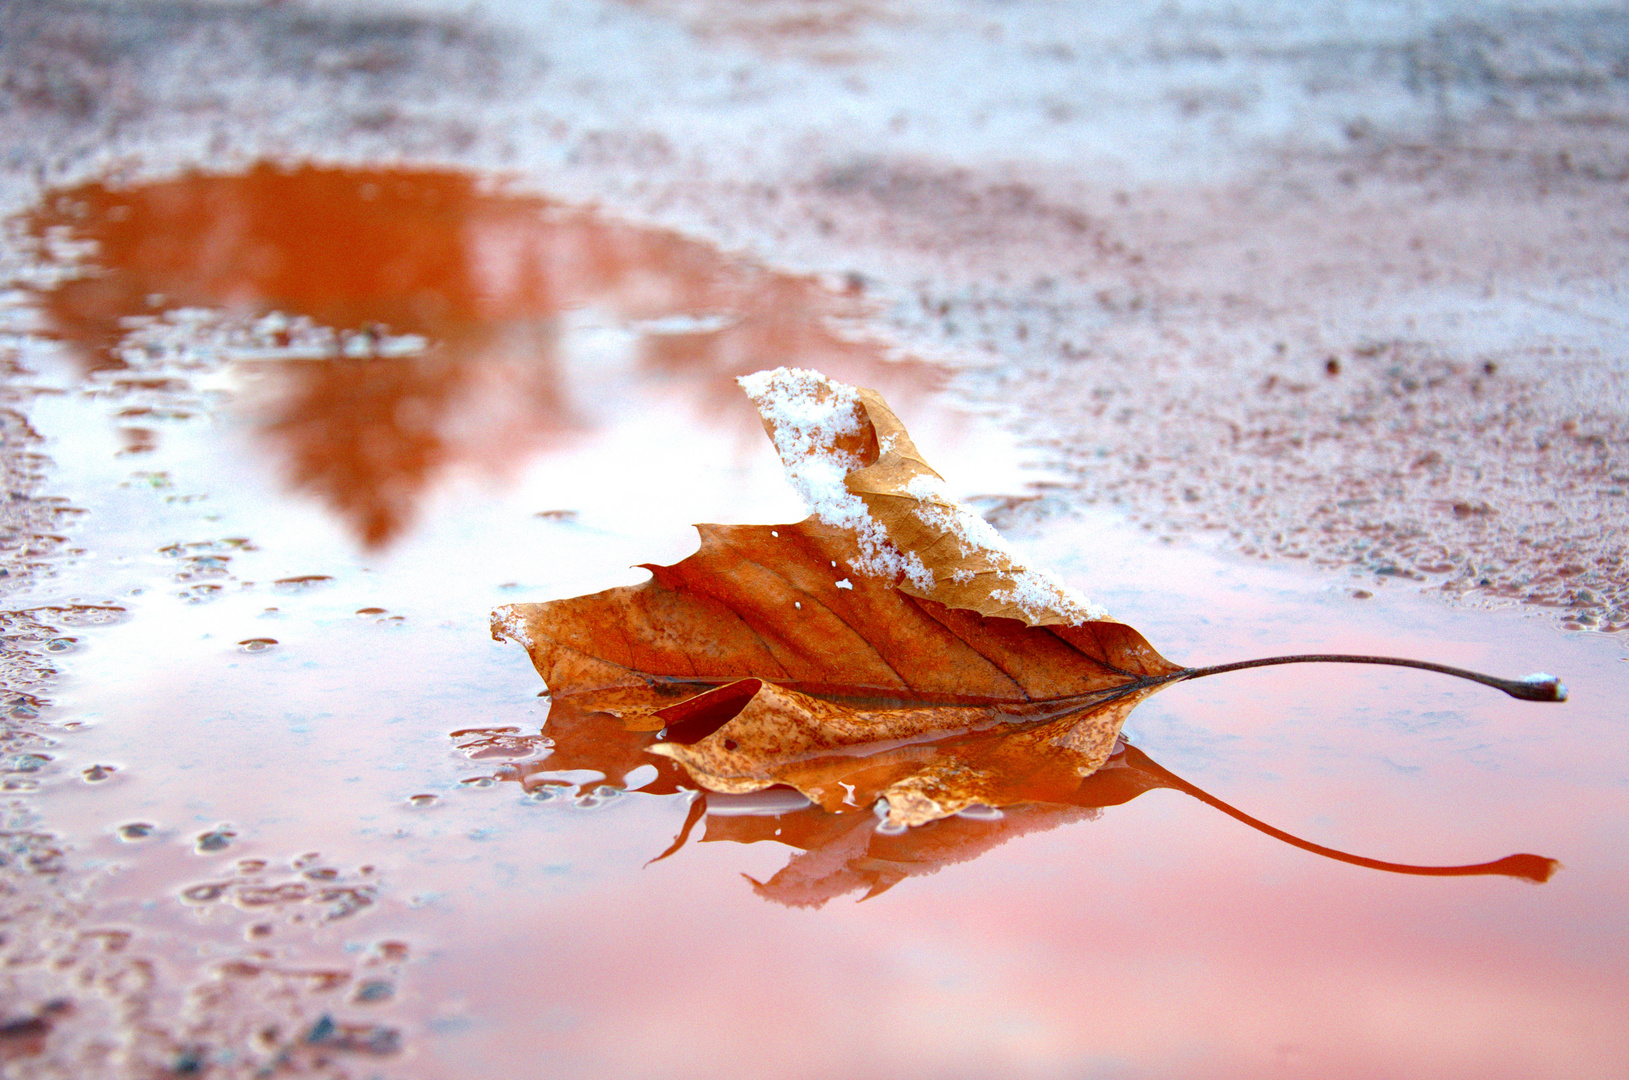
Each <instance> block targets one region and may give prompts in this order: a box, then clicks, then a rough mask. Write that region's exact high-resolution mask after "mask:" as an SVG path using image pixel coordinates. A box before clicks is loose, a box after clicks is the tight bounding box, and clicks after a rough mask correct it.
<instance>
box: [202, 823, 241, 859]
mask: <svg viewBox="0 0 1629 1080" xmlns="http://www.w3.org/2000/svg"><path fill="white" fill-rule="evenodd" d="M237 836H238V834H237V833H235V832H233V831H232V830H231V829H213V830H211V831H210V832H206V833H202V834H200V835H199V837H198V842H197V844H196V845H195V846H196V850H197V851H198V853H199V854H200V855H202V854H206V853H208V852H211V851H224V850H226V848H227V847H229V846H231V843H232V841H233V840H236V839H237Z"/></svg>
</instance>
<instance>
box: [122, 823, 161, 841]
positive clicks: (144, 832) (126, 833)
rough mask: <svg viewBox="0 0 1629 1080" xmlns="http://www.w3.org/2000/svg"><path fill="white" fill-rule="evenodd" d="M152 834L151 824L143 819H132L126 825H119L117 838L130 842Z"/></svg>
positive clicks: (143, 838)
mask: <svg viewBox="0 0 1629 1080" xmlns="http://www.w3.org/2000/svg"><path fill="white" fill-rule="evenodd" d="M152 835H153V826H151V825H149V824H148V823H147V822H145V821H132V822H131V823H130V824H128V825H120V826H119V839H121V840H128V841H131V842H134V841H137V840H145V839H147V838H148V837H149V836H152Z"/></svg>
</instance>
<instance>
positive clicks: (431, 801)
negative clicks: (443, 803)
mask: <svg viewBox="0 0 1629 1080" xmlns="http://www.w3.org/2000/svg"><path fill="white" fill-rule="evenodd" d="M407 801H408V803H409V804H410V805H412V806H434V805H435V804H436V802H437V797H436V796H434V795H409V796H408V797H407Z"/></svg>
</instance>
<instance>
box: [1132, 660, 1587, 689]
mask: <svg viewBox="0 0 1629 1080" xmlns="http://www.w3.org/2000/svg"><path fill="white" fill-rule="evenodd" d="M1278 664H1389V665H1391V666H1393V667H1409V668H1419V669H1420V670H1421V671H1435V672H1437V673H1438V674H1441V675H1452V676H1454V677H1455V678H1457V679H1469V680H1470V681H1471V682H1478V683H1481V684H1482V685H1483V686H1491V687H1493V688H1494V689H1495V690H1503V691H1504V692H1505V693H1507V694H1509V695H1510V696H1511V697H1513V698H1520V699H1521V700H1523V701H1566V700H1567V687H1566V685H1565V684H1563V683H1562V682H1561V680H1559V679H1557V678H1556V677H1555V676H1553V675H1544V676H1537V675H1529V676H1528V677H1527V678H1525V679H1501V678H1499V677H1498V676H1496V675H1483V674H1482V673H1481V672H1477V671H1467V670H1465V669H1464V668H1456V667H1449V666H1448V665H1447V664H1433V663H1431V662H1430V661H1428V660H1409V659H1406V658H1404V657H1400V656H1347V655H1343V654H1339V653H1307V654H1305V655H1301V656H1269V657H1266V658H1264V659H1261V660H1239V661H1235V662H1234V663H1231V664H1216V665H1214V666H1212V667H1202V668H1184V669H1183V670H1181V671H1179V672H1176V673H1174V674H1172V675H1169V676H1166V677H1164V678H1159V679H1151V680H1149V681H1150V682H1151V683H1162V682H1186V681H1187V680H1189V679H1202V678H1204V677H1205V676H1207V675H1221V674H1223V673H1224V672H1228V671H1243V670H1245V669H1247V668H1258V667H1273V666H1275V665H1278Z"/></svg>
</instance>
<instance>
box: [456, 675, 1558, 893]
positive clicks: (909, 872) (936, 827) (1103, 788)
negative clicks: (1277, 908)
mask: <svg viewBox="0 0 1629 1080" xmlns="http://www.w3.org/2000/svg"><path fill="white" fill-rule="evenodd" d="M1042 726H1044V725H1042ZM1015 734H1019V735H1021V734H1022V732H1018V733H1015V732H1013V731H1011V730H990V731H981V732H974V733H971V734H967V735H960V736H957V737H954V738H950V739H944V740H940V741H937V742H933V743H928V744H922V745H919V746H918V747H916V748H915V750H916V752H915V754H913V759H915V763H916V766H917V767H921V764H922V760H923V759H938V760H939V761H940V762H942V763H949V762H956V763H959V764H962V765H966V764H967V763H969V762H977V761H987V760H988V759H989V757H990V755H991V754H993V753H999V754H1000V755H1001V756H1002V765H1003V771H1002V772H1001V774H1000V786H999V789H998V790H997V789H992V790H991V791H990V792H989V794H988V797H989V799H990V802H988V803H981V804H977V805H975V806H971V807H969V808H968V809H967V810H966V811H964V812H963V813H960V814H956V815H952V816H949V817H945V818H942V819H940V820H937V821H933V822H930V823H928V824H925V825H919V826H916V827H914V828H909V829H903V830H890V829H888V828H886V826H884V825H883V822H882V819H881V818H880V817H879V815H878V814H876V813H874V812H873V810H872V806H871V804H870V803H869V802H867V801H864V800H863V799H856V800H854V801H853V803H854V804H853V805H842V804H839V805H837V806H836V807H835V808H827V807H822V806H820V805H818V804H815V803H811V802H809V801H808V800H807V799H805V798H803V797H801V796H799V795H797V794H796V793H795V792H793V791H792V790H791V789H790V788H787V787H773V788H768V789H765V790H761V791H758V792H755V793H752V794H750V795H719V794H717V793H710V792H699V791H695V790H694V788H693V785H692V784H691V782H690V781H689V780H688V778H687V777H686V775H685V774H684V772H683V771H682V770H680V769H679V768H677V767H676V766H675V765H674V763H673V762H672V761H671V760H670V759H668V758H665V757H658V756H655V755H652V754H650V753H649V749H650V747H651V746H653V745H655V744H656V742H657V739H658V735H657V733H656V732H651V731H632V730H629V729H628V728H627V726H626V725H625V724H624V723H623V722H622V721H621V720H619V719H617V718H616V717H614V716H611V715H610V714H608V713H603V712H595V711H592V710H589V709H584V708H582V707H580V706H579V705H577V704H575V703H573V702H571V701H570V700H569V699H568V700H564V701H556V702H555V703H554V704H553V706H552V708H551V711H550V713H549V718H548V721H547V723H546V724H545V725H544V727H543V729H542V731H541V733H539V734H537V735H533V736H521V735H519V734H518V733H516V732H515V731H514V730H513V729H490V730H488V729H470V730H465V731H460V732H456V733H454V736H455V738H456V739H457V740H458V742H459V745H460V747H461V748H462V749H463V750H464V752H465V753H466V754H467V755H468V756H470V757H472V758H475V759H479V760H491V759H492V758H494V757H502V758H506V759H507V761H506V763H505V764H504V765H503V766H502V767H500V768H499V770H498V771H497V772H496V774H495V775H496V777H497V779H499V780H502V781H507V782H511V783H515V784H517V785H519V786H520V787H522V788H523V789H525V790H527V791H529V792H537V791H551V792H560V793H561V794H575V795H576V796H578V797H579V798H581V799H584V800H587V801H588V802H590V803H591V802H592V801H593V800H594V799H595V795H594V792H597V791H598V790H599V789H601V788H602V787H604V786H606V785H610V786H612V787H620V786H621V785H622V784H623V782H624V778H625V777H627V776H628V774H629V773H632V772H633V771H634V770H635V769H637V768H639V767H641V766H647V767H649V766H653V765H654V767H655V768H656V770H657V776H656V778H655V779H654V780H651V781H649V782H647V783H645V784H643V785H641V786H640V789H639V790H640V791H641V792H642V793H645V794H650V795H663V796H673V797H688V798H689V799H690V800H691V802H690V809H689V812H688V814H687V817H686V820H685V823H684V825H683V827H682V828H681V829H680V831H679V835H678V836H677V837H675V838H674V840H673V842H672V843H671V844H670V845H669V846H668V847H667V849H666V850H664V851H662V852H660V853H659V854H656V855H655V857H654V858H653V859H652V861H653V862H655V861H659V860H661V859H664V858H667V857H669V856H672V855H674V854H677V853H679V852H680V851H681V850H682V849H683V848H684V847H685V846H686V845H687V844H688V843H689V842H691V841H692V840H694V839H697V838H696V836H695V830H696V828H697V827H698V826H699V827H701V829H702V832H701V835H700V837H699V842H702V843H710V842H712V843H716V842H724V841H729V842H733V843H743V844H750V843H757V842H759V841H774V842H776V843H781V844H785V845H787V846H788V847H791V848H795V849H797V853H796V854H794V855H793V856H792V858H791V859H790V861H788V863H787V864H786V866H785V867H783V868H782V869H781V870H780V871H779V872H777V873H776V874H774V875H773V876H772V877H770V878H769V879H768V880H767V881H758V880H756V879H753V878H750V877H749V878H748V880H749V881H750V882H751V884H752V888H753V890H754V891H755V892H756V893H757V894H758V895H760V896H762V897H764V898H765V899H767V900H773V901H775V902H776V903H780V904H786V905H789V906H794V907H818V906H820V905H823V904H825V903H826V902H828V901H830V900H832V899H835V898H837V897H839V896H843V895H846V894H851V893H861V894H862V896H861V899H869V898H870V897H873V896H876V895H878V894H880V893H883V892H886V891H887V890H888V889H891V888H893V887H894V886H895V885H897V884H899V883H900V882H902V881H904V880H905V879H906V878H911V877H923V876H926V875H929V874H933V873H936V872H938V871H939V870H941V869H943V868H944V867H946V866H951V865H954V864H956V863H964V862H969V861H971V860H973V859H976V858H978V857H979V856H981V855H983V854H984V853H985V852H987V851H989V850H991V849H993V848H995V847H998V846H1000V845H1001V844H1004V843H1006V842H1007V841H1009V840H1013V839H1016V838H1018V837H1021V836H1024V835H1026V834H1028V833H1032V832H1040V831H1044V830H1048V829H1054V828H1057V827H1059V826H1062V825H1070V824H1074V823H1077V822H1081V821H1088V820H1092V819H1095V818H1097V817H1098V816H1099V815H1100V813H1101V811H1102V810H1103V809H1104V808H1107V807H1111V806H1119V805H1121V804H1123V803H1127V802H1130V801H1131V800H1132V799H1134V798H1136V797H1137V796H1139V795H1142V794H1144V793H1145V792H1149V791H1153V790H1156V789H1166V790H1171V791H1179V792H1182V793H1183V794H1185V795H1189V796H1192V797H1193V798H1195V799H1198V800H1199V801H1200V802H1203V803H1205V804H1206V805H1207V806H1211V807H1214V808H1215V809H1217V810H1220V811H1221V812H1222V813H1224V814H1227V815H1228V816H1229V817H1232V818H1234V819H1236V820H1238V821H1241V822H1243V823H1244V824H1246V825H1249V826H1250V827H1251V828H1253V829H1256V830H1258V831H1260V832H1262V833H1265V834H1266V835H1268V836H1271V837H1273V838H1274V839H1277V840H1282V841H1283V842H1284V843H1286V844H1289V845H1291V846H1293V847H1297V848H1300V849H1301V850H1303V851H1307V852H1311V853H1312V854H1315V855H1321V856H1323V857H1325V858H1328V859H1333V860H1336V861H1338V862H1344V863H1349V864H1351V865H1353V866H1360V867H1365V868H1368V869H1371V870H1381V871H1385V872H1388V873H1395V874H1414V875H1424V876H1435V877H1466V876H1478V875H1502V876H1506V877H1513V878H1520V879H1524V880H1527V881H1532V882H1544V881H1548V880H1549V878H1550V876H1551V875H1552V874H1553V873H1554V872H1555V870H1556V868H1557V866H1558V864H1557V863H1556V861H1555V860H1553V859H1548V858H1544V857H1542V856H1538V855H1530V854H1518V855H1510V856H1506V857H1505V858H1502V859H1497V860H1494V861H1492V862H1486V863H1475V864H1470V865H1463V866H1419V865H1413V864H1408V863H1393V862H1385V861H1382V860H1379V859H1371V858H1367V857H1365V856H1361V855H1353V854H1350V853H1347V852H1343V851H1337V850H1335V849H1334V848H1329V847H1324V846H1322V845H1320V844H1315V843H1312V842H1310V841H1307V840H1304V839H1301V838H1299V837H1296V836H1293V835H1291V834H1289V833H1287V832H1285V831H1283V830H1281V829H1277V828H1274V827H1273V826H1271V825H1268V824H1266V823H1265V822H1262V821H1259V820H1257V819H1256V818H1253V817H1251V816H1250V815H1248V814H1246V813H1244V812H1243V811H1240V810H1238V809H1236V808H1234V807H1233V806H1230V805H1229V804H1228V803H1226V802H1224V801H1223V800H1221V799H1218V798H1217V797H1216V796H1214V795H1211V794H1210V793H1208V792H1206V791H1204V790H1202V789H1200V788H1198V787H1196V786H1195V785H1193V784H1191V783H1189V782H1188V781H1186V780H1184V779H1183V778H1181V777H1180V776H1177V775H1176V774H1175V773H1173V772H1171V771H1170V770H1169V769H1166V768H1165V767H1163V766H1162V765H1160V764H1159V763H1157V762H1155V761H1154V760H1153V759H1152V758H1150V757H1149V756H1148V755H1147V754H1145V753H1143V751H1142V750H1140V749H1138V748H1137V747H1135V746H1132V745H1130V744H1128V743H1125V742H1121V743H1120V744H1119V745H1117V746H1116V748H1115V752H1114V754H1113V756H1112V757H1110V759H1109V760H1108V762H1107V763H1105V764H1104V765H1103V766H1101V767H1100V768H1098V769H1097V770H1096V771H1095V772H1093V773H1091V774H1090V775H1088V776H1084V777H1083V776H1080V775H1078V774H1077V773H1075V772H1074V770H1073V769H1072V768H1071V769H1065V768H1062V767H1061V766H1060V765H1059V762H1058V757H1057V755H1056V754H1055V752H1053V751H1050V750H1048V749H1047V748H1046V746H1045V744H1044V743H1043V742H1041V741H1036V742H1034V743H1032V744H1031V745H1032V746H1033V748H1034V752H1033V753H1031V754H1030V755H1028V758H1027V760H1026V761H1020V760H1018V759H1019V758H1021V757H1024V753H1023V749H1022V748H1023V746H1024V745H1025V744H1024V742H1023V741H1022V740H1021V739H1019V738H1015V737H1014V736H1015ZM895 749H896V748H892V747H889V748H887V749H884V750H881V751H879V753H878V754H877V755H876V757H877V758H882V759H887V758H888V756H889V755H890V754H893V753H895ZM540 754H541V755H542V756H538V755H540ZM866 764H867V759H866V758H863V757H862V758H859V759H858V760H851V761H850V763H849V768H850V771H851V773H854V774H863V773H864V772H865V771H866V770H865V766H866ZM882 767H883V769H884V771H886V769H887V767H888V763H887V761H886V760H884V761H883V762H882ZM585 772H586V774H587V775H589V776H592V777H594V779H590V780H587V781H580V779H579V778H580V777H582V776H583V775H584V774H585Z"/></svg>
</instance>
